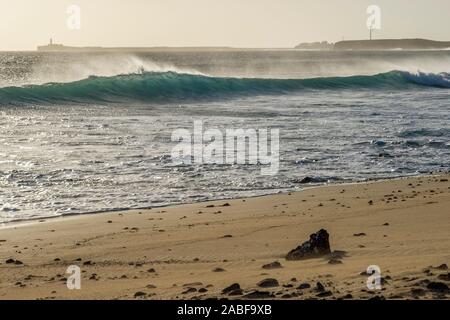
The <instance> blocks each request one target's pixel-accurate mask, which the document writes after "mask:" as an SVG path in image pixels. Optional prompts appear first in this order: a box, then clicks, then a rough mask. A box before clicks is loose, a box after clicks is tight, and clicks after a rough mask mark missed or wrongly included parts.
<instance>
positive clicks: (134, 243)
mask: <svg viewBox="0 0 450 320" xmlns="http://www.w3.org/2000/svg"><path fill="white" fill-rule="evenodd" d="M449 179H450V177H449V176H448V175H441V176H431V177H417V178H410V179H399V180H390V181H381V182H374V183H361V184H353V185H335V186H325V187H320V188H313V189H308V190H305V191H301V192H297V193H292V194H278V195H273V196H265V197H259V198H250V199H239V200H230V201H215V202H208V203H196V204H189V205H180V206H173V207H168V208H163V209H153V210H141V211H129V212H114V213H104V214H96V215H85V216H76V217H68V218H60V219H48V220H47V221H41V222H34V223H28V224H16V225H7V226H5V227H3V228H2V229H0V270H1V272H0V299H135V298H137V299H192V298H201V299H203V298H212V297H213V298H215V297H224V296H225V297H227V298H231V299H239V298H242V297H243V296H242V295H237V296H227V295H223V294H222V293H221V292H222V290H223V289H224V288H225V287H227V286H229V285H231V284H233V283H239V285H240V287H241V288H242V290H243V292H242V294H243V295H245V294H248V293H251V292H253V291H254V290H259V291H260V292H259V293H258V295H257V296H256V297H258V296H259V297H267V296H270V295H273V297H276V298H283V299H289V298H291V299H310V298H324V296H325V298H327V299H334V298H342V297H346V298H351V297H352V298H354V299H368V298H371V297H385V298H391V299H410V298H421V299H430V298H448V297H449V294H448V291H447V292H445V290H444V291H439V290H437V291H436V290H433V289H439V286H441V287H443V288H445V285H450V283H449V274H448V273H449V270H445V266H444V265H443V264H448V263H449V260H450V182H449V181H448V180H449ZM370 201H373V204H370V203H369V202H370ZM225 203H228V204H229V205H227V206H223V205H224V204H225ZM321 228H324V229H326V230H327V231H328V232H329V234H330V243H331V248H332V250H340V251H345V256H344V257H342V258H341V259H337V260H339V261H340V262H341V263H337V264H330V263H329V260H330V257H322V258H316V259H309V260H303V261H286V260H285V259H284V257H285V255H286V254H287V252H288V251H289V250H291V249H293V248H295V247H297V246H298V245H300V244H301V243H302V242H304V241H306V240H307V239H308V238H309V235H310V234H311V233H313V232H316V231H318V230H319V229H321ZM355 234H361V235H359V236H355ZM8 259H13V260H14V263H11V262H12V261H9V262H10V263H6V260H8ZM17 260H18V261H19V262H17V264H16V261H17ZM275 261H278V262H279V263H280V264H281V265H282V267H281V268H277V269H269V270H267V269H263V268H262V266H263V265H265V264H268V263H271V262H275ZM20 263H22V264H20ZM69 265H78V266H80V268H81V270H82V280H81V290H68V289H67V287H66V279H65V277H67V276H68V274H66V273H65V272H66V269H67V267H68V266H69ZM369 265H378V266H379V267H380V268H381V275H382V276H383V280H384V281H383V289H382V290H381V291H369V290H368V289H367V287H366V280H367V276H366V275H361V274H360V273H361V272H363V271H365V270H366V269H367V267H368V266H369ZM438 266H440V268H436V267H438ZM219 268H220V269H219ZM265 278H274V279H276V280H277V281H278V283H279V286H278V287H271V288H259V287H258V285H257V284H258V282H260V281H261V280H263V279H265ZM293 278H295V279H293ZM317 282H320V283H321V284H323V286H324V287H325V291H330V293H326V294H322V295H319V297H318V296H317V295H318V294H319V292H318V291H317V290H316V288H315V287H316V283H317ZM436 282H437V283H438V284H436ZM303 283H308V284H309V285H311V288H306V289H298V287H299V286H300V284H303ZM430 283H431V285H430ZM439 283H440V284H439ZM137 292H141V293H140V294H138V297H135V294H136V293H137ZM261 292H262V293H261ZM238 293H239V292H238ZM350 295H351V296H350ZM253 297H255V296H253Z"/></svg>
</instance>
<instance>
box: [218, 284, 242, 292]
mask: <svg viewBox="0 0 450 320" xmlns="http://www.w3.org/2000/svg"><path fill="white" fill-rule="evenodd" d="M240 289H241V286H240V285H239V283H233V284H232V285H231V286H229V287H226V288H225V289H223V290H222V294H227V293H230V292H232V291H235V290H240Z"/></svg>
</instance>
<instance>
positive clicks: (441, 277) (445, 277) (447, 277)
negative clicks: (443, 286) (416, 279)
mask: <svg viewBox="0 0 450 320" xmlns="http://www.w3.org/2000/svg"><path fill="white" fill-rule="evenodd" d="M438 279H439V280H444V281H450V272H449V273H444V274H440V275H439V276H438Z"/></svg>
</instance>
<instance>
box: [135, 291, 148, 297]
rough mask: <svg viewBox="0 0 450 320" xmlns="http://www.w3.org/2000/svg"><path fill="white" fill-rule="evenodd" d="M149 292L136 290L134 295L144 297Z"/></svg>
mask: <svg viewBox="0 0 450 320" xmlns="http://www.w3.org/2000/svg"><path fill="white" fill-rule="evenodd" d="M146 295H147V294H146V293H145V292H142V291H138V292H136V293H135V294H134V297H135V298H138V297H144V296H146Z"/></svg>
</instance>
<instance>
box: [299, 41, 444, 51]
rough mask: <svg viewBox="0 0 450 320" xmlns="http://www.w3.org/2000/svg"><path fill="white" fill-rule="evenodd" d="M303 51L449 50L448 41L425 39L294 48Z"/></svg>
mask: <svg viewBox="0 0 450 320" xmlns="http://www.w3.org/2000/svg"><path fill="white" fill-rule="evenodd" d="M295 48H296V49H303V50H338V51H352V50H355V51H363V50H442V49H450V41H434V40H427V39H377V40H347V41H339V42H336V43H334V44H333V43H328V42H313V43H301V44H299V45H298V46H296V47H295Z"/></svg>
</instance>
